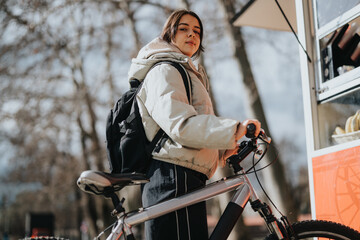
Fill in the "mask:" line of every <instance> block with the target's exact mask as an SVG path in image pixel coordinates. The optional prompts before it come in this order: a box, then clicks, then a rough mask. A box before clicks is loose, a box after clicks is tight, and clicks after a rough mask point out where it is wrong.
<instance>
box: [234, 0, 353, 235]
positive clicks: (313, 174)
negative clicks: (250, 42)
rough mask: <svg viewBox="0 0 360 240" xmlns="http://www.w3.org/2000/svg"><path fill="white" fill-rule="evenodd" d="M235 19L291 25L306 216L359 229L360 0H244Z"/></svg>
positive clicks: (287, 27)
mask: <svg viewBox="0 0 360 240" xmlns="http://www.w3.org/2000/svg"><path fill="white" fill-rule="evenodd" d="M234 25H238V26H240V25H250V26H257V27H265V28H270V29H278V30H289V31H293V32H294V34H295V36H296V39H297V40H298V41H299V53H300V54H299V56H300V69H301V81H302V92H303V106H304V119H305V134H306V145H307V146H306V148H307V160H308V168H309V183H310V196H311V199H310V201H311V214H312V218H313V219H323V220H331V221H335V222H339V223H342V224H345V225H347V226H350V227H352V228H354V229H356V230H358V231H360V67H359V66H360V36H359V35H360V0H346V1H338V0H250V1H249V2H248V3H247V4H246V5H245V7H244V8H243V9H242V10H241V11H240V12H239V13H238V14H237V16H236V19H235V21H234Z"/></svg>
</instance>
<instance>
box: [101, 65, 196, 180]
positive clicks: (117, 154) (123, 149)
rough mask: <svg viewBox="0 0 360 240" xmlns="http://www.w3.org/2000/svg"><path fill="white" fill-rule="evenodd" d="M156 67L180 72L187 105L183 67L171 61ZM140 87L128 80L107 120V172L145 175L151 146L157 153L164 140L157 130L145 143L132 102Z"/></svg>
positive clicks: (134, 103) (188, 92) (142, 129)
mask: <svg viewBox="0 0 360 240" xmlns="http://www.w3.org/2000/svg"><path fill="white" fill-rule="evenodd" d="M160 64H170V65H172V66H174V67H175V68H176V69H177V70H178V71H179V72H180V74H181V77H182V79H183V81H184V85H185V89H186V94H187V97H188V100H189V102H190V90H189V87H190V86H191V82H190V78H189V76H188V74H187V72H186V70H185V68H184V67H183V66H182V65H181V64H179V63H176V62H171V61H162V62H158V63H156V64H155V65H154V66H153V67H155V66H157V65H160ZM141 85H142V82H141V83H140V81H138V80H131V81H130V90H128V91H127V92H125V93H124V94H123V95H122V96H121V98H120V99H119V100H118V101H117V102H116V103H115V106H114V108H113V109H111V110H110V113H109V115H108V117H107V121H106V147H107V157H108V160H109V163H110V171H111V173H133V172H137V173H146V171H147V169H148V167H149V165H150V163H151V159H152V152H153V151H154V149H155V147H156V149H155V151H156V152H159V151H160V149H161V147H162V146H163V144H164V143H165V141H166V139H167V138H168V136H167V135H166V134H165V133H164V131H163V130H162V129H160V130H159V131H158V132H157V134H156V135H155V137H154V139H153V140H152V141H151V142H149V141H148V140H147V138H146V135H145V130H144V126H143V124H142V121H141V115H140V113H139V107H138V104H137V101H136V95H137V93H138V91H139V89H140V88H141ZM160 139H161V141H160V142H159V140H160ZM158 142H159V144H158V145H156V144H157V143H158Z"/></svg>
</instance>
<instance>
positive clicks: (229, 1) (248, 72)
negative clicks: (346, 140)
mask: <svg viewBox="0 0 360 240" xmlns="http://www.w3.org/2000/svg"><path fill="white" fill-rule="evenodd" d="M219 4H220V6H222V8H223V9H224V13H225V17H226V30H227V34H228V36H229V38H230V40H231V42H232V45H233V46H234V58H235V60H236V61H237V63H238V65H239V68H240V69H241V72H242V74H243V81H244V87H245V92H246V98H247V99H248V106H249V107H248V110H249V112H250V116H253V117H256V118H257V119H258V120H259V121H260V122H261V126H262V128H263V129H264V130H265V131H266V132H267V133H268V134H269V135H270V136H271V134H270V129H269V128H268V125H267V121H266V117H265V113H264V110H263V106H262V103H261V98H260V95H259V92H258V90H257V86H256V82H255V79H254V76H253V73H252V69H251V65H250V62H249V59H248V55H247V52H246V43H245V41H244V39H243V36H242V33H241V30H240V28H238V27H234V26H233V25H232V24H231V21H230V20H231V19H232V17H233V16H234V15H235V14H236V12H235V7H234V4H235V1H234V0H219ZM272 144H273V145H274V142H273V143H272ZM276 155H277V154H276V152H275V151H274V148H270V149H269V150H268V156H276ZM270 169H271V174H270V175H269V176H268V177H267V180H266V182H268V183H270V184H269V186H271V187H272V189H273V190H276V191H275V192H276V194H274V195H273V197H278V201H279V202H280V205H281V206H282V209H285V210H286V211H287V212H288V213H291V215H290V217H291V218H292V220H295V219H296V217H297V214H296V208H295V207H294V200H293V195H292V194H291V187H290V186H289V184H288V180H287V178H286V176H285V169H284V166H283V165H282V162H281V160H280V159H279V160H278V161H277V162H276V163H275V164H273V165H271V166H270Z"/></svg>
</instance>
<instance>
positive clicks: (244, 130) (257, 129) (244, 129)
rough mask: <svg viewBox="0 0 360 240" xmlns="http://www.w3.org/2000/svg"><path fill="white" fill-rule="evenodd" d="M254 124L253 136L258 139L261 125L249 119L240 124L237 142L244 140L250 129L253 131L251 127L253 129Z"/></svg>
mask: <svg viewBox="0 0 360 240" xmlns="http://www.w3.org/2000/svg"><path fill="white" fill-rule="evenodd" d="M252 124H253V125H254V126H255V129H254V130H255V131H254V132H253V133H252V134H253V136H254V137H257V136H258V135H259V133H260V131H261V123H260V122H259V121H258V120H256V119H247V120H245V121H243V122H242V123H240V125H239V127H238V129H237V132H236V136H235V138H236V140H239V139H240V138H242V137H243V136H244V135H245V134H246V133H247V131H248V129H251V127H253V126H252ZM249 125H250V126H249ZM252 134H251V135H252ZM247 137H248V136H247Z"/></svg>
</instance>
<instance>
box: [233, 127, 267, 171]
mask: <svg viewBox="0 0 360 240" xmlns="http://www.w3.org/2000/svg"><path fill="white" fill-rule="evenodd" d="M246 129H247V133H246V135H245V136H246V137H248V138H249V137H250V140H248V141H243V142H241V143H240V146H239V150H238V152H237V154H235V155H232V156H230V157H229V158H228V159H227V162H228V163H229V164H230V166H231V167H232V168H233V169H234V171H235V173H237V172H239V171H241V170H242V167H241V166H240V162H241V161H242V160H244V159H245V158H246V157H247V156H248V155H249V154H250V153H251V152H256V150H257V149H258V144H257V140H258V139H261V140H262V141H264V142H266V143H267V144H270V143H271V138H270V137H268V136H267V135H266V133H265V131H264V130H262V129H261V131H260V133H259V135H258V136H256V137H255V136H254V134H255V130H256V126H255V125H254V124H253V123H250V124H249V125H248V126H247V127H246Z"/></svg>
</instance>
